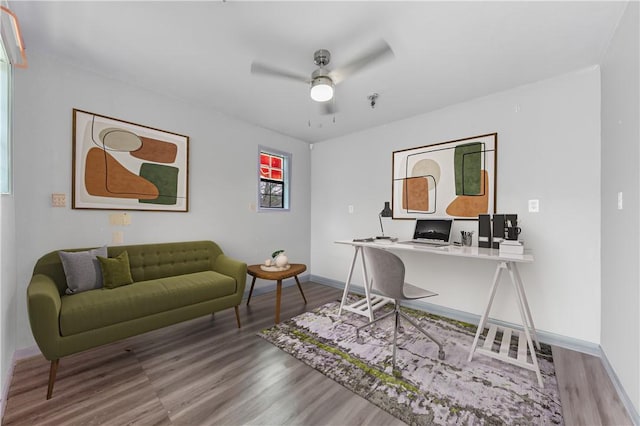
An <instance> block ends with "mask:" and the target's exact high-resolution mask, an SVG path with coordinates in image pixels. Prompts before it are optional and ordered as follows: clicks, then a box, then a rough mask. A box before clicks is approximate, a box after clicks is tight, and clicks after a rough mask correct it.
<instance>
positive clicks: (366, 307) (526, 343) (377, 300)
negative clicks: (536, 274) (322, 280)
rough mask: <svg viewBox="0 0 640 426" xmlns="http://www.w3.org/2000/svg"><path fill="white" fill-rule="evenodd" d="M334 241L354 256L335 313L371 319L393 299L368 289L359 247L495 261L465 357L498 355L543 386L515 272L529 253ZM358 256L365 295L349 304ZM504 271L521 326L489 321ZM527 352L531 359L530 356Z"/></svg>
mask: <svg viewBox="0 0 640 426" xmlns="http://www.w3.org/2000/svg"><path fill="white" fill-rule="evenodd" d="M336 243H337V244H347V245H350V246H353V247H354V254H353V259H352V260H351V266H350V268H349V273H348V275H347V281H346V282H345V286H344V292H343V294H342V302H341V303H340V310H339V311H338V315H342V311H343V310H346V311H349V312H354V313H356V314H359V315H364V316H366V317H368V318H369V321H373V312H374V311H375V310H377V309H379V308H381V307H382V306H384V305H385V304H386V303H387V302H393V300H392V299H389V298H386V297H382V296H379V295H375V294H372V293H371V283H370V282H369V278H368V274H367V266H366V264H365V261H364V255H363V253H362V247H376V248H380V249H383V250H390V251H405V252H406V251H409V252H414V253H415V252H418V253H424V254H425V255H436V256H437V255H440V256H456V257H461V258H471V259H483V260H490V261H493V262H496V271H495V274H494V276H493V284H492V285H491V289H490V291H489V300H488V302H487V305H486V308H485V310H484V312H483V314H482V316H481V317H480V323H479V324H478V329H477V330H476V334H475V337H474V339H473V345H472V346H471V351H470V352H469V358H468V361H469V362H471V361H472V359H473V355H474V353H478V354H482V355H486V356H489V357H492V358H496V359H499V360H501V361H504V362H508V363H510V364H514V365H517V366H519V367H522V368H526V369H528V370H531V371H534V372H535V373H536V377H537V379H538V385H539V386H540V387H543V383H542V375H541V374H540V367H539V366H538V358H537V356H536V352H535V348H534V346H533V342H534V341H535V343H536V347H537V348H538V349H540V342H539V341H538V336H537V335H536V329H535V326H534V324H533V317H532V316H531V310H530V309H529V303H528V302H527V297H526V294H525V291H524V285H523V283H522V278H521V277H520V273H519V272H518V263H532V262H533V261H534V258H533V255H532V254H528V253H525V254H520V255H518V254H513V255H508V256H506V255H500V253H499V251H498V250H497V249H490V248H481V247H458V246H445V247H432V246H425V245H421V244H410V243H376V242H371V243H369V242H354V241H346V240H345V241H336ZM358 256H360V259H361V263H362V278H363V280H364V283H365V286H364V291H365V298H364V299H363V300H360V301H358V302H356V303H354V304H352V305H346V300H347V294H348V293H349V286H350V285H351V278H352V276H353V270H354V267H355V263H356V259H357V258H358ZM503 272H508V273H509V277H510V278H511V283H512V284H513V287H514V289H515V292H516V302H517V304H518V310H519V311H520V318H521V321H522V330H516V329H511V328H507V327H502V326H498V325H497V324H489V312H490V311H491V305H492V304H493V299H494V297H495V295H496V290H497V288H498V284H499V283H500V276H501V275H502V273H503ZM485 326H488V328H489V330H488V332H487V336H486V338H485V339H484V343H483V344H482V345H481V346H479V345H478V342H479V340H480V336H481V335H482V332H483V331H484V328H485ZM498 332H502V339H501V341H500V349H499V351H498V352H495V351H493V350H492V346H493V343H494V340H495V337H496V334H497V333H498ZM512 336H517V337H518V353H517V357H516V358H513V357H511V356H510V355H509V344H510V342H511V337H512ZM529 356H530V360H529Z"/></svg>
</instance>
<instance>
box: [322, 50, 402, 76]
mask: <svg viewBox="0 0 640 426" xmlns="http://www.w3.org/2000/svg"><path fill="white" fill-rule="evenodd" d="M393 56H394V55H393V50H391V47H390V46H389V44H388V43H387V42H386V41H384V40H380V41H378V42H377V43H376V44H374V45H373V46H371V47H370V48H369V49H367V50H366V51H364V52H363V53H362V54H361V55H360V56H358V57H356V58H354V59H352V60H351V61H350V62H348V63H347V64H345V65H343V66H341V67H340V68H337V69H335V70H333V71H331V72H330V73H329V76H330V77H331V79H332V80H333V82H334V83H335V84H338V83H340V82H341V81H343V80H344V79H345V78H347V77H349V76H351V75H353V74H355V73H357V72H358V71H360V70H362V69H363V68H365V67H367V66H369V65H371V64H373V63H375V62H377V61H380V60H382V59H385V58H391V57H393Z"/></svg>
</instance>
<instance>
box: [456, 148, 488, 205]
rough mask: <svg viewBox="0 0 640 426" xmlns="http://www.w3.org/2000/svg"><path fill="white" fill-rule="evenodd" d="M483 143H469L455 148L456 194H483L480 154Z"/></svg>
mask: <svg viewBox="0 0 640 426" xmlns="http://www.w3.org/2000/svg"><path fill="white" fill-rule="evenodd" d="M483 154H484V144H482V143H469V144H464V145H458V146H456V148H455V154H454V159H453V161H454V167H455V178H456V195H482V194H484V188H483V182H482V173H481V171H482V156H483Z"/></svg>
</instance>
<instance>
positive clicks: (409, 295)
mask: <svg viewBox="0 0 640 426" xmlns="http://www.w3.org/2000/svg"><path fill="white" fill-rule="evenodd" d="M402 292H403V293H404V298H405V299H422V298H423V297H431V296H437V295H438V293H434V292H432V291H429V290H425V289H423V288H420V287H416V286H415V285H413V284H409V283H404V286H403V287H402Z"/></svg>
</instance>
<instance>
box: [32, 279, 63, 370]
mask: <svg viewBox="0 0 640 426" xmlns="http://www.w3.org/2000/svg"><path fill="white" fill-rule="evenodd" d="M60 307H61V301H60V293H59V292H58V287H57V286H56V283H55V282H54V281H53V280H52V279H51V278H50V277H48V276H47V275H42V274H36V275H34V276H33V277H32V278H31V282H30V283H29V286H28V287H27V308H28V311H29V322H30V324H31V332H32V333H33V337H34V338H35V340H36V343H37V344H38V347H39V348H40V351H41V352H42V354H43V355H44V356H45V358H46V359H48V360H50V361H51V360H54V359H57V358H59V356H58V353H57V352H58V350H57V349H58V343H59V341H60V329H59V326H58V324H59V317H60Z"/></svg>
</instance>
